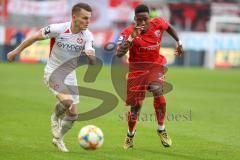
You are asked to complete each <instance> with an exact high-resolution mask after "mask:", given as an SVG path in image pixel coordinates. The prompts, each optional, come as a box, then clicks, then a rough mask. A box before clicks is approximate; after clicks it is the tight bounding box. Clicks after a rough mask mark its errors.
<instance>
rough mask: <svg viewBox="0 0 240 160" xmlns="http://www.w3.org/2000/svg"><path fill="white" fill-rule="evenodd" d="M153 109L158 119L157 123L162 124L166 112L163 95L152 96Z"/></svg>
mask: <svg viewBox="0 0 240 160" xmlns="http://www.w3.org/2000/svg"><path fill="white" fill-rule="evenodd" d="M154 109H155V113H156V117H157V121H158V125H160V126H162V125H163V124H164V117H165V114H166V102H165V98H164V96H160V97H154Z"/></svg>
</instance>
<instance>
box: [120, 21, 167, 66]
mask: <svg viewBox="0 0 240 160" xmlns="http://www.w3.org/2000/svg"><path fill="white" fill-rule="evenodd" d="M134 27H135V25H131V26H129V27H127V28H125V29H124V30H123V31H122V33H121V37H120V39H121V40H122V39H127V38H128V37H129V36H130V35H131V33H132V30H133V29H134ZM167 28H168V23H167V22H166V21H165V20H164V19H162V18H154V19H152V20H151V21H150V25H149V28H148V30H147V31H146V32H144V33H142V34H141V35H140V36H138V37H136V38H134V40H133V41H132V46H131V47H130V48H129V62H130V63H131V62H157V63H160V64H166V58H165V57H164V56H163V55H161V54H160V43H161V40H162V35H163V32H164V31H165V30H166V29H167Z"/></svg>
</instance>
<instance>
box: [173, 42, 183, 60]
mask: <svg viewBox="0 0 240 160" xmlns="http://www.w3.org/2000/svg"><path fill="white" fill-rule="evenodd" d="M183 54H184V51H183V47H182V44H181V43H177V47H176V50H175V56H178V57H181V56H182V55H183Z"/></svg>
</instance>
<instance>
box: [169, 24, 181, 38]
mask: <svg viewBox="0 0 240 160" xmlns="http://www.w3.org/2000/svg"><path fill="white" fill-rule="evenodd" d="M166 31H167V32H168V34H170V35H171V36H172V37H173V38H174V39H175V40H176V41H177V42H179V37H178V35H177V32H176V31H175V30H174V29H173V27H172V26H171V25H170V24H169V26H168V29H167V30H166Z"/></svg>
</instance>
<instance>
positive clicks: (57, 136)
mask: <svg viewBox="0 0 240 160" xmlns="http://www.w3.org/2000/svg"><path fill="white" fill-rule="evenodd" d="M91 12H92V9H91V7H90V6H89V5H88V4H86V3H78V4H76V5H74V6H73V8H72V20H71V22H66V23H60V24H52V25H49V26H47V27H45V28H42V29H40V30H39V31H38V32H36V33H35V34H34V35H32V36H30V37H28V38H26V39H25V40H24V41H23V42H22V43H21V44H20V45H19V46H18V47H17V48H16V49H14V50H13V51H11V52H9V53H8V55H7V58H8V61H9V62H12V61H13V60H14V59H15V57H16V56H17V55H19V54H20V53H21V52H22V51H23V50H24V49H25V48H27V47H28V46H30V45H32V44H33V43H34V42H36V41H39V40H44V39H47V38H50V39H51V42H50V56H49V60H48V62H47V65H46V67H45V69H44V81H45V83H46V85H47V86H48V87H49V89H50V90H51V91H52V92H53V94H54V95H56V97H57V99H58V103H57V104H56V106H55V110H54V113H53V114H52V116H51V131H52V134H53V141H52V143H53V144H54V145H55V146H56V147H57V148H58V149H59V150H60V151H62V152H69V151H68V149H67V148H66V146H65V144H64V142H63V136H64V135H65V134H66V133H67V131H68V130H69V129H71V128H72V126H73V123H74V121H76V120H77V108H76V107H77V104H78V103H79V96H78V95H72V94H70V92H69V93H62V92H58V91H57V90H54V89H53V88H52V87H50V86H49V78H50V76H51V74H52V73H53V71H54V70H56V69H58V68H59V67H60V66H61V65H62V64H64V63H65V62H67V61H69V60H71V59H73V58H76V57H78V56H80V55H81V54H84V55H86V56H87V58H88V61H89V63H90V64H94V63H96V57H95V50H94V48H93V46H92V43H93V35H92V33H91V32H90V31H89V30H88V25H89V22H90V18H91ZM65 69H66V67H65ZM67 69H68V68H67ZM69 70H71V67H69ZM69 73H70V72H69ZM60 74H61V73H60ZM64 82H65V84H67V85H75V86H76V85H77V79H76V73H75V70H74V71H72V72H71V73H70V74H69V75H68V76H67V77H66V78H65V80H64ZM60 87H61V86H60ZM60 116H64V117H63V119H62V120H61V119H60Z"/></svg>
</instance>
